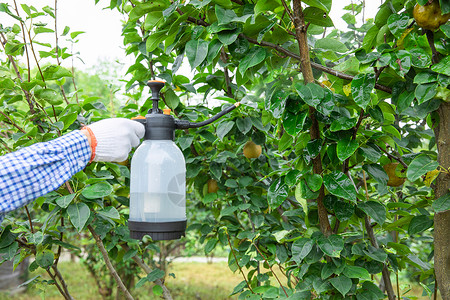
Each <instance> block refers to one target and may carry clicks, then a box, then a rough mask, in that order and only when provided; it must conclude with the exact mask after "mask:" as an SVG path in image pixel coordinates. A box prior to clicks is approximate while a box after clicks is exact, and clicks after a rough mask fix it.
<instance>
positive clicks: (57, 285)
mask: <svg viewBox="0 0 450 300" xmlns="http://www.w3.org/2000/svg"><path fill="white" fill-rule="evenodd" d="M46 271H47V274H48V275H50V277H51V278H52V279H53V281H54V282H55V285H56V288H58V291H59V292H60V294H61V295H63V297H64V299H67V300H72V298H69V297H68V296H67V295H66V293H64V291H63V290H62V288H61V286H60V285H59V284H58V281H57V280H56V277H55V275H53V274H52V272H51V271H50V269H46Z"/></svg>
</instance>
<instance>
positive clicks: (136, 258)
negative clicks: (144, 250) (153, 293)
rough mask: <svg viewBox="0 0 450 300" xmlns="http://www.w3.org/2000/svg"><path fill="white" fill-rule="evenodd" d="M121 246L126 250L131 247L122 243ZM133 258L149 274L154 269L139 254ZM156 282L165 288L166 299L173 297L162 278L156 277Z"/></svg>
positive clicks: (169, 299)
mask: <svg viewBox="0 0 450 300" xmlns="http://www.w3.org/2000/svg"><path fill="white" fill-rule="evenodd" d="M120 246H121V247H122V249H123V250H125V251H126V252H128V251H130V247H128V245H125V244H121V245H120ZM132 259H133V260H134V262H135V263H136V264H137V265H138V266H139V267H140V268H141V269H142V270H144V272H145V273H147V274H149V273H150V272H151V271H152V269H150V267H149V266H148V265H147V264H146V263H145V262H144V261H143V260H142V259H141V258H140V257H139V256H137V255H135V256H133V257H132ZM155 283H156V284H157V285H159V286H160V287H161V288H162V289H163V296H164V299H166V300H172V299H173V298H172V295H171V294H170V291H169V290H168V289H167V287H166V286H165V285H164V283H163V282H162V281H161V279H156V280H155Z"/></svg>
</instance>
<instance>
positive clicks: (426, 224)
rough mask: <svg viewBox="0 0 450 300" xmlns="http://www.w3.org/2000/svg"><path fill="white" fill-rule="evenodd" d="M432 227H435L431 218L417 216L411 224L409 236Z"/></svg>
mask: <svg viewBox="0 0 450 300" xmlns="http://www.w3.org/2000/svg"><path fill="white" fill-rule="evenodd" d="M431 226H433V220H431V219H430V217H429V216H423V215H421V216H415V217H414V218H412V220H411V222H410V223H409V226H408V234H409V235H413V234H416V233H419V232H422V231H425V230H427V229H428V228H430V227H431Z"/></svg>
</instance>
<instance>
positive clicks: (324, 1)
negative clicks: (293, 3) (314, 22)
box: [303, 0, 331, 13]
mask: <svg viewBox="0 0 450 300" xmlns="http://www.w3.org/2000/svg"><path fill="white" fill-rule="evenodd" d="M303 2H304V3H306V4H308V5H309V6H313V7H317V8H320V9H321V10H323V11H325V12H328V13H329V12H330V10H331V0H320V1H319V0H303Z"/></svg>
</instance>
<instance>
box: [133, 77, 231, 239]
mask: <svg viewBox="0 0 450 300" xmlns="http://www.w3.org/2000/svg"><path fill="white" fill-rule="evenodd" d="M147 85H148V86H149V87H150V89H151V91H152V98H151V100H152V102H153V107H152V108H151V109H150V110H149V111H148V113H147V115H146V116H145V118H141V119H135V121H138V122H140V123H142V124H144V126H145V136H144V141H143V142H142V144H141V145H140V146H139V147H138V148H137V149H136V152H135V153H134V155H133V158H132V160H131V175H130V217H129V220H128V227H129V229H130V236H131V237H132V238H134V239H142V237H143V236H144V235H149V236H151V238H152V239H153V240H154V241H157V240H174V239H179V238H181V236H183V235H184V233H185V230H186V163H185V160H184V156H183V153H182V152H181V150H180V149H179V148H178V147H177V145H176V144H175V143H174V139H175V129H187V128H198V127H202V126H205V125H208V124H210V123H212V122H214V121H215V120H217V119H219V118H220V117H222V116H223V115H225V114H227V113H229V112H231V111H232V110H233V109H235V108H236V107H238V106H239V103H236V104H235V105H232V106H230V107H228V108H226V109H224V110H223V111H221V112H220V113H218V114H217V115H215V116H213V117H212V118H210V119H208V120H206V121H203V122H200V123H192V122H189V121H185V120H178V119H175V118H174V117H173V116H171V115H170V109H168V110H166V109H165V110H164V111H161V110H160V109H159V108H158V101H159V92H160V91H161V89H162V88H163V87H164V82H163V81H156V80H151V81H149V82H148V83H147Z"/></svg>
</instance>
